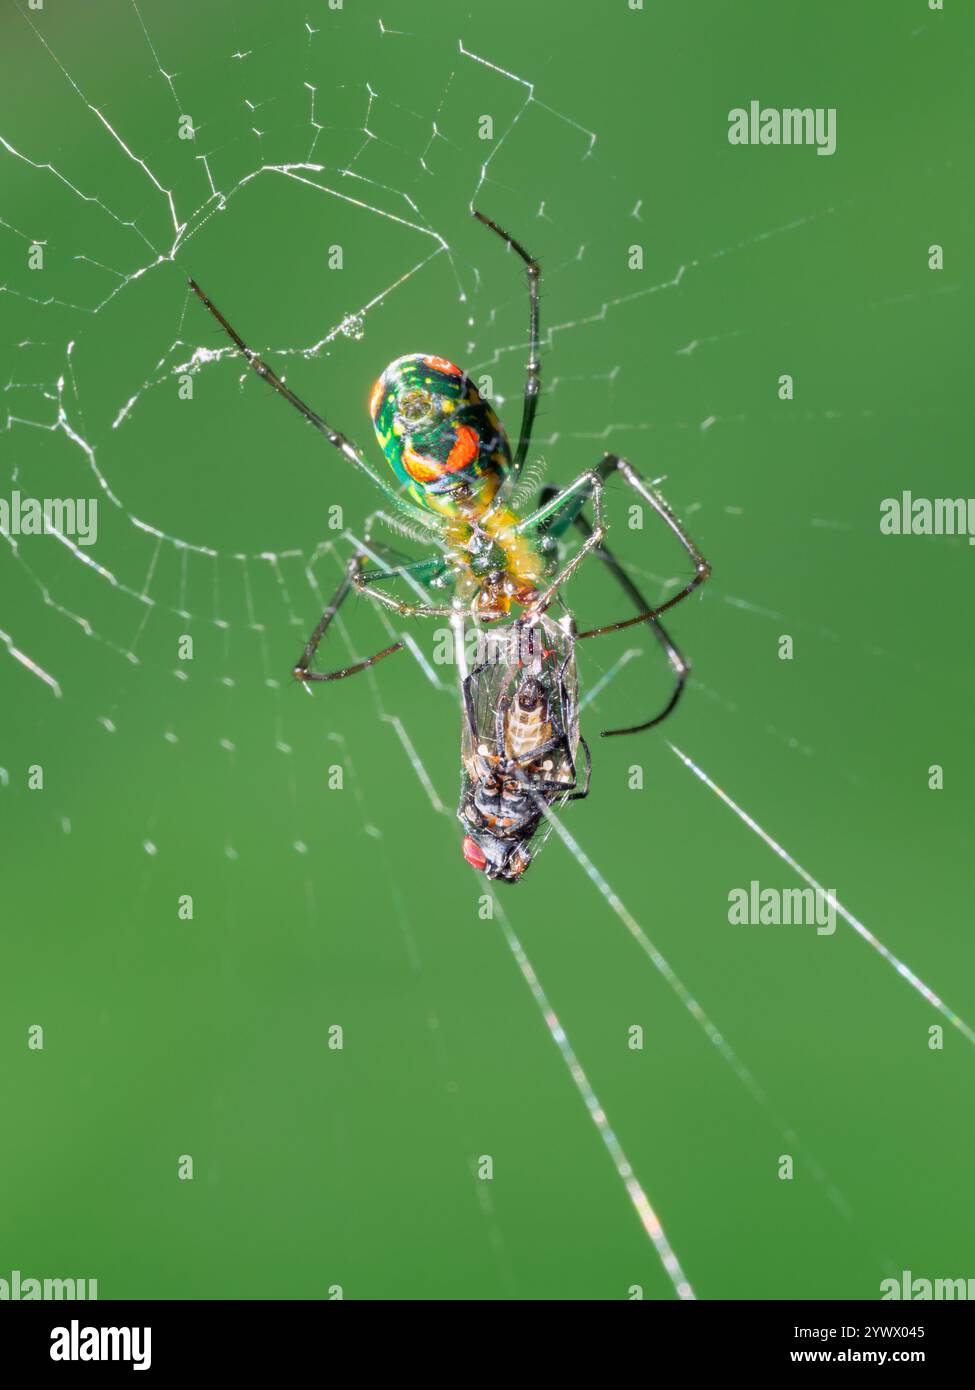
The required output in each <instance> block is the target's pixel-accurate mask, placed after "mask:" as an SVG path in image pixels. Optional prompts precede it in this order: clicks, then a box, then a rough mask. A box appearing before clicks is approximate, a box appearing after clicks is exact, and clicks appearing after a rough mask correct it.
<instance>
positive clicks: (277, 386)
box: [189, 280, 430, 527]
mask: <svg viewBox="0 0 975 1390" xmlns="http://www.w3.org/2000/svg"><path fill="white" fill-rule="evenodd" d="M189 287H190V289H191V290H192V291H193V293H194V294H195V295H196V296H197V298H198V299H199V300H200V302H201V303H202V304H203V306H204V308H205V309H207V310H208V311H209V312H210V313H211V314H212V315H213V317H214V318H215V319H216V320H217V322H218V323H219V324H220V327H221V328H222V329H223V330H224V332H225V333H226V334H227V336H228V338H229V339H230V340H231V342H232V343H233V344H234V346H235V347H237V348H238V349H239V350H240V352H241V353H242V354H243V355H244V357H245V358H246V359H247V362H248V364H249V365H250V366H251V367H252V368H253V369H254V371H255V372H256V373H257V375H258V376H259V377H261V378H262V379H263V380H264V381H266V382H267V383H268V385H269V386H272V387H273V388H274V390H275V391H277V393H278V395H279V396H283V397H284V399H285V400H286V401H287V402H288V404H289V405H291V406H294V408H295V410H297V411H298V413H299V415H302V416H304V418H305V419H306V420H307V421H308V423H309V424H310V425H314V427H315V429H316V430H318V432H319V433H320V434H323V435H324V436H325V438H326V439H327V440H328V442H329V444H331V445H332V446H333V448H335V449H338V451H339V453H340V454H341V455H342V456H343V457H344V458H345V459H347V460H348V462H349V463H351V464H353V465H354V466H355V467H356V468H359V469H361V470H362V472H363V473H365V474H366V475H367V477H368V478H369V479H370V480H371V481H372V482H373V483H374V484H375V486H376V487H378V488H379V489H380V491H381V492H384V493H385V494H386V496H387V497H388V498H389V499H390V501H391V502H392V503H394V505H395V506H396V507H397V508H398V510H399V511H401V512H404V513H406V514H407V515H408V516H409V517H410V518H411V519H412V520H414V521H418V522H420V523H421V524H422V525H424V526H426V527H429V524H430V523H429V518H428V517H427V516H426V515H425V513H423V512H422V511H421V510H420V508H419V507H413V506H411V505H410V503H409V502H407V501H406V500H405V498H403V497H402V496H401V495H400V494H399V493H398V492H397V491H396V489H395V488H394V487H392V486H391V485H390V484H389V483H388V482H386V480H385V479H384V478H381V477H380V476H379V474H378V473H376V472H374V471H373V469H372V468H370V466H369V464H368V463H366V461H365V459H364V458H363V457H362V454H361V452H360V451H359V450H358V449H357V448H356V446H355V445H354V444H353V443H352V442H351V441H350V440H349V439H347V438H346V437H345V435H344V434H341V433H340V432H339V431H338V430H333V429H332V427H331V425H330V424H328V422H327V421H325V420H323V419H322V417H321V416H320V415H318V414H316V413H315V411H314V410H312V408H311V406H308V405H306V404H305V402H304V401H303V400H302V399H301V397H300V396H296V395H295V393H294V392H293V391H292V390H291V388H290V387H289V386H286V385H285V384H284V382H283V381H282V380H281V378H280V377H279V376H278V374H277V373H276V372H275V371H273V370H272V369H271V368H270V367H269V366H268V365H267V363H266V362H265V361H263V360H262V359H261V358H260V357H259V356H258V355H257V353H256V352H255V351H254V350H253V348H250V347H248V345H247V344H246V343H245V342H244V340H243V338H242V337H241V336H240V334H239V333H238V332H237V330H236V328H234V327H233V326H232V324H231V323H230V322H229V321H228V320H227V319H226V318H224V316H223V314H222V313H221V312H220V310H219V309H218V308H217V306H216V305H215V304H214V303H213V301H212V300H211V299H209V298H208V297H207V296H206V295H205V294H204V293H203V291H202V290H201V289H200V287H199V285H198V284H197V283H196V281H195V280H190V281H189Z"/></svg>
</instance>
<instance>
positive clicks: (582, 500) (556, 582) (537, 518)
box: [515, 470, 606, 623]
mask: <svg viewBox="0 0 975 1390" xmlns="http://www.w3.org/2000/svg"><path fill="white" fill-rule="evenodd" d="M602 491H603V484H602V479H601V478H600V476H599V474H598V472H596V471H595V470H590V471H589V472H588V473H581V474H580V475H579V477H578V478H576V480H575V482H573V483H570V484H569V486H568V487H566V488H563V490H562V491H561V492H560V493H559V494H558V496H557V497H556V498H554V499H553V500H552V501H551V502H550V503H548V504H546V505H544V506H541V507H539V508H538V509H537V510H536V511H534V512H532V513H531V515H530V516H527V517H525V519H524V521H521V522H520V523H519V524H518V526H517V527H516V528H515V530H516V532H517V533H518V534H521V533H523V532H530V531H532V530H545V529H547V528H546V526H545V523H546V522H549V524H550V525H551V520H550V519H551V518H552V517H553V516H554V515H556V514H558V513H559V512H560V511H561V510H562V509H563V508H566V509H567V510H571V514H572V516H573V517H574V516H575V515H576V514H577V513H578V512H579V511H581V510H582V508H583V507H584V506H585V504H586V502H588V501H589V500H590V498H591V499H592V508H593V512H594V514H595V519H596V525H595V527H594V528H593V529H592V531H591V532H590V534H589V535H588V536H587V537H586V539H585V540H584V541H583V543H582V545H581V546H580V547H579V549H578V550H577V551H576V553H575V554H574V555H573V556H572V557H571V559H569V560H568V561H567V562H566V563H565V564H564V565H563V566H562V568H561V570H559V572H558V573H557V574H556V576H555V578H554V579H553V580H552V581H551V583H550V584H549V585H548V586H547V587H546V588H545V589H543V591H542V592H541V594H539V596H538V597H537V598H536V599H535V600H534V601H533V602H532V603H531V604H530V605H529V607H528V608H527V609H526V610H525V621H526V622H529V623H534V622H536V621H537V620H538V618H539V617H540V616H541V615H542V614H543V613H544V612H545V610H546V609H547V608H548V607H549V605H550V604H551V603H552V600H553V599H554V598H555V596H556V594H557V593H558V591H559V590H560V589H561V588H562V585H563V584H565V583H566V581H567V580H568V579H570V578H571V577H572V575H573V574H574V573H575V571H576V570H577V569H578V568H579V566H580V565H581V564H582V562H583V560H584V559H585V558H586V556H587V555H588V554H589V552H590V551H591V550H594V549H595V548H596V546H598V545H599V544H600V542H601V541H602V539H603V536H604V535H605V534H606V528H605V527H604V525H603V511H602Z"/></svg>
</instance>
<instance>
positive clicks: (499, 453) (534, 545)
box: [189, 209, 711, 737]
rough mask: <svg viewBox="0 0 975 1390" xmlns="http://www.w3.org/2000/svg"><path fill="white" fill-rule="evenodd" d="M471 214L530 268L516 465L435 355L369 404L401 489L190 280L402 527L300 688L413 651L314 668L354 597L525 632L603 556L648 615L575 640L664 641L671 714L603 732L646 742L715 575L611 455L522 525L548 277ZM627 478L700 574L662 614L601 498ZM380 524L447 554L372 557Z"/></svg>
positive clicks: (462, 378)
mask: <svg viewBox="0 0 975 1390" xmlns="http://www.w3.org/2000/svg"><path fill="white" fill-rule="evenodd" d="M472 213H473V216H474V217H476V218H477V220H478V221H479V222H480V223H481V224H482V225H483V226H485V227H486V228H488V229H489V230H490V231H491V232H493V233H494V234H495V235H496V236H498V237H499V238H500V239H501V240H502V241H503V242H504V243H505V244H506V246H507V248H508V250H509V251H510V252H513V253H514V254H515V255H516V256H518V257H519V258H520V259H521V261H522V262H523V263H524V265H525V268H526V271H527V278H528V310H529V313H528V340H529V353H528V363H527V369H526V378H525V388H524V404H523V407H522V416H521V428H520V432H519V436H518V443H517V445H516V447H515V450H514V453H513V454H512V451H511V448H510V445H509V443H508V439H507V436H506V434H505V431H504V427H503V426H502V425H501V423H500V421H499V420H498V417H497V415H496V414H495V412H494V409H493V408H492V406H491V403H490V401H488V400H486V399H485V398H484V397H483V396H482V395H481V393H480V392H479V390H478V389H477V387H476V386H475V385H474V383H473V382H472V381H471V380H470V378H469V377H468V376H467V375H466V373H464V372H463V371H462V370H461V369H460V367H458V366H455V365H454V363H453V362H450V361H448V360H447V359H446V358H443V357H437V356H432V355H428V354H423V353H413V354H410V355H409V356H405V357H399V358H397V359H396V361H395V362H392V363H390V365H389V366H388V367H387V368H386V369H385V371H384V372H383V373H382V375H381V376H380V377H379V379H378V380H377V381H376V383H375V385H374V386H373V389H372V393H371V396H370V399H369V412H370V415H371V417H372V421H373V425H374V427H375V431H376V436H377V438H378V440H379V444H380V447H381V448H382V451H383V453H384V455H385V457H386V459H387V461H388V463H389V464H390V465H391V468H392V471H393V474H394V476H395V479H396V483H397V485H394V483H393V482H392V481H389V480H387V478H385V477H382V476H380V475H379V474H378V473H376V472H375V471H374V470H373V468H372V467H371V466H370V464H369V463H368V462H367V461H366V459H365V458H364V457H363V455H362V453H361V452H360V450H359V449H358V448H357V447H356V446H355V445H354V444H353V443H352V442H351V441H350V440H349V439H348V438H347V437H346V436H345V435H344V434H342V433H340V432H339V431H338V430H336V429H333V427H332V426H331V425H330V424H328V423H327V422H326V421H325V420H324V419H323V418H322V417H321V416H320V415H318V414H316V413H315V411H313V410H312V409H311V408H310V406H308V405H306V404H305V402H304V401H302V400H301V399H300V398H299V397H298V396H296V395H295V393H294V392H293V391H292V390H291V388H290V387H289V386H287V385H286V384H285V382H284V381H283V380H282V379H281V377H279V376H278V375H277V374H276V373H275V372H274V371H273V370H272V369H271V368H270V367H269V366H268V365H267V363H266V362H264V361H263V360H262V359H261V358H260V357H259V356H258V355H257V353H255V352H254V351H253V350H252V349H251V348H250V347H248V345H247V343H246V342H245V341H244V340H243V338H242V337H241V336H240V334H239V333H238V332H237V330H236V329H235V328H233V327H232V326H231V324H230V323H229V322H228V320H227V319H226V318H225V317H224V315H223V314H222V313H221V312H220V310H219V309H217V307H216V305H215V304H214V303H213V302H212V300H210V299H208V298H207V296H206V295H205V294H204V293H203V291H202V290H201V289H200V287H199V285H198V284H197V283H196V281H195V280H190V281H189V285H190V288H191V289H192V290H193V292H194V293H195V294H196V295H197V296H198V297H199V299H200V300H201V301H202V303H203V305H204V306H205V307H206V309H207V310H209V312H210V313H211V314H212V315H213V316H214V318H215V319H216V320H217V321H218V323H219V324H220V325H221V327H222V328H223V329H224V331H225V332H226V333H227V335H228V336H229V337H230V339H231V341H232V342H233V343H234V344H235V346H236V347H237V348H238V349H239V350H240V352H241V353H242V354H243V356H244V357H245V358H246V360H247V362H248V363H249V365H250V366H251V367H252V368H253V369H254V371H255V372H256V373H257V375H258V376H260V377H262V378H263V379H264V380H265V381H266V382H268V384H269V385H270V386H272V387H273V388H274V390H275V391H277V392H278V394H279V395H281V396H283V397H284V399H285V400H286V401H287V402H288V403H289V404H290V405H292V406H293V407H294V409H295V410H297V411H298V412H299V414H301V415H302V416H303V417H304V418H305V420H306V421H307V422H308V423H309V424H311V425H313V426H314V427H315V429H317V430H319V431H320V432H321V433H322V434H323V435H324V436H325V438H326V439H327V440H328V442H329V443H330V444H331V445H332V446H333V448H335V449H337V450H338V452H339V453H340V454H341V455H342V457H343V458H344V459H345V460H346V461H347V462H348V463H350V464H351V465H352V466H353V467H355V468H358V469H360V470H361V471H362V472H364V473H365V474H366V475H367V476H368V477H369V478H370V479H371V481H372V482H373V484H374V485H375V486H376V487H377V488H378V489H379V490H380V492H382V493H383V494H384V496H385V497H386V499H387V500H388V502H389V503H390V504H391V506H392V508H393V509H394V511H395V513H396V515H395V516H394V517H390V516H387V515H386V514H385V513H383V512H381V511H377V512H375V513H374V514H373V517H370V519H369V522H368V523H367V526H366V532H365V538H364V543H363V544H362V545H361V546H360V547H359V549H358V551H357V553H356V555H355V556H354V557H353V558H352V559H351V560H350V561H349V563H348V566H347V568H346V571H345V575H344V577H343V579H342V582H341V584H340V585H339V588H338V590H337V592H336V594H335V596H334V598H333V599H332V601H331V603H330V604H329V605H328V607H327V608H326V609H325V611H324V613H323V614H322V616H321V618H320V620H319V622H318V625H317V626H316V628H315V630H314V631H313V632H312V634H311V636H310V637H309V639H308V641H307V642H306V644H305V647H304V651H303V652H302V655H301V657H300V659H299V661H298V662H297V664H296V665H295V666H294V668H293V670H292V675H293V676H294V677H295V679H296V680H298V681H301V682H314V681H334V680H342V679H344V678H346V677H348V676H354V675H356V674H358V673H359V672H361V671H364V670H366V669H367V668H368V667H370V666H374V665H375V664H376V663H377V662H378V661H382V660H383V659H384V658H385V657H388V656H391V655H392V654H393V653H394V652H397V651H400V650H402V648H403V646H404V643H403V642H402V641H399V642H394V643H393V644H392V645H391V646H389V647H386V648H384V649H383V650H382V651H379V652H376V653H375V654H374V655H373V656H370V657H368V658H367V659H366V660H364V661H359V662H356V663H355V664H354V665H352V666H346V667H344V668H342V669H341V670H335V671H313V670H312V669H311V666H312V662H313V660H314V658H315V654H316V652H317V650H318V647H319V644H320V643H321V641H322V639H323V638H324V636H325V634H326V632H327V630H328V627H329V625H330V623H331V621H332V619H333V618H334V616H335V614H336V612H337V611H338V609H339V607H340V605H341V604H342V602H343V601H344V600H345V598H346V597H347V595H348V594H349V593H350V592H351V591H352V590H353V589H355V590H357V591H358V592H359V593H362V594H365V595H367V596H368V597H369V598H370V599H373V600H374V601H376V602H378V603H380V604H382V605H383V606H385V607H386V608H389V609H393V610H394V611H395V612H396V613H398V614H400V615H401V616H403V617H411V618H412V617H456V616H457V614H458V613H462V614H466V615H468V616H470V617H471V618H472V619H473V620H474V621H475V622H481V623H491V622H496V621H498V620H500V619H503V618H505V617H507V616H508V614H509V613H510V611H511V607H512V604H517V605H518V606H519V607H520V608H521V609H522V610H523V613H522V619H521V621H522V622H523V623H525V624H526V625H527V626H528V627H534V626H537V625H538V624H540V623H541V622H542V621H543V619H544V617H545V615H546V613H547V611H548V609H549V608H550V607H551V605H552V603H553V602H554V601H555V600H556V598H559V599H560V602H561V597H560V591H561V589H562V587H563V586H564V585H565V583H566V581H567V580H568V579H569V578H570V577H571V576H572V575H573V574H574V573H575V571H576V570H577V569H578V567H579V565H580V564H581V563H582V562H583V560H584V559H585V558H586V556H587V555H588V554H590V553H591V552H595V553H596V554H598V555H599V556H600V558H601V559H602V560H603V561H604V562H605V563H607V564H608V565H609V567H610V569H611V570H612V572H613V573H614V574H615V575H616V577H617V579H618V580H619V581H620V583H621V584H622V585H623V588H624V589H625V591H626V592H627V593H628V594H629V596H630V598H631V599H633V601H634V602H635V603H636V605H637V608H638V612H637V614H636V616H635V617H631V618H626V619H623V620H622V621H620V622H614V623H608V624H606V625H604V626H602V627H595V628H591V629H590V630H589V631H587V632H582V633H579V634H577V635H576V637H575V640H577V641H581V640H583V639H585V638H590V637H597V636H600V635H601V634H603V633H609V632H617V631H620V630H621V629H623V628H627V627H630V626H632V625H633V624H636V623H647V624H648V625H649V626H650V627H651V628H652V629H653V631H654V635H655V636H656V637H657V639H658V640H659V641H660V642H661V643H662V645H663V647H664V650H665V652H666V654H667V657H668V660H669V662H670V665H671V668H672V670H673V672H674V674H675V676H676V685H675V689H674V692H673V694H672V696H671V699H670V702H669V704H668V705H667V706H666V708H665V709H664V711H663V712H662V713H661V714H658V715H656V716H655V717H654V718H652V719H650V720H647V721H645V722H644V723H641V724H634V725H632V726H630V727H627V728H621V729H605V730H603V731H602V733H603V737H611V736H613V735H618V734H629V733H638V732H640V731H642V730H644V729H649V728H651V727H653V725H654V724H658V723H659V722H660V720H661V719H663V718H665V717H666V716H667V715H668V714H669V713H670V712H671V710H672V709H673V708H674V706H675V705H676V703H677V700H678V699H679V697H680V695H681V692H682V690H683V688H684V684H685V682H686V679H687V674H688V671H689V667H688V665H687V663H686V662H685V661H684V659H683V657H682V656H681V655H680V653H679V652H678V650H677V648H676V647H675V646H674V644H673V642H672V641H671V640H670V638H669V637H668V636H667V634H666V632H665V631H664V629H663V627H662V626H661V624H660V622H659V616H660V614H661V613H664V612H665V611H666V610H667V609H669V608H673V607H674V605H675V604H677V603H680V602H681V600H682V599H685V598H687V597H688V595H689V594H691V593H693V591H694V590H695V589H696V588H697V587H698V586H699V585H700V584H702V583H703V582H704V580H705V579H707V577H708V575H709V574H710V573H711V568H710V565H709V564H708V562H707V561H706V560H705V559H704V557H703V556H702V555H701V553H700V552H699V550H698V549H697V547H696V546H695V544H694V542H693V541H692V540H691V539H690V537H689V536H688V534H687V532H686V531H685V530H684V528H683V526H682V525H681V523H680V522H679V521H678V519H677V518H676V516H675V515H674V513H673V512H672V511H671V509H670V507H669V506H668V504H667V502H666V501H665V500H664V498H663V497H662V496H661V495H660V493H659V492H657V491H656V489H655V488H653V487H651V486H650V485H649V484H648V483H647V482H646V481H645V480H644V479H643V478H642V477H641V475H640V474H639V473H638V471H637V470H636V468H634V467H633V465H632V464H631V463H630V462H629V461H628V460H627V459H624V458H621V457H620V456H618V455H616V454H609V453H608V454H605V455H604V457H603V458H602V460H601V461H600V462H599V463H598V464H597V465H596V466H595V467H594V468H590V469H587V470H586V471H585V472H584V473H581V474H580V475H579V477H578V478H576V479H575V481H574V482H572V483H570V484H569V485H568V486H567V487H564V488H561V489H559V488H555V487H553V486H551V485H549V486H547V487H546V488H543V489H542V492H541V494H540V496H539V499H538V504H537V505H536V506H535V508H534V509H533V510H532V511H530V512H529V514H528V515H527V516H519V514H518V512H517V510H516V508H515V505H514V501H513V493H514V490H515V487H516V485H517V483H518V480H519V478H520V476H521V473H522V469H523V468H524V465H525V460H526V458H527V456H528V452H529V449H530V447H531V438H532V426H533V424H534V420H535V413H536V409H537V406H538V395H539V391H540V389H541V366H540V362H539V282H540V278H541V270H540V267H539V263H538V261H537V260H536V259H535V258H534V256H531V255H530V254H529V253H528V252H527V251H526V250H525V248H524V247H523V246H522V245H521V244H520V243H519V242H518V241H516V240H515V238H514V237H512V236H510V235H509V234H508V233H507V232H506V231H504V230H503V228H501V227H500V226H499V225H498V224H497V223H496V222H494V221H492V219H491V218H490V217H487V216H485V214H484V213H481V212H478V211H477V210H476V209H472ZM615 474H619V476H620V477H622V479H623V481H624V482H625V483H626V484H627V485H628V486H629V487H631V488H632V489H633V491H634V492H636V493H637V494H638V495H639V496H640V497H641V498H642V499H643V501H644V502H646V503H647V504H648V506H649V507H650V508H651V509H652V510H653V511H654V512H655V513H656V514H657V515H658V516H659V517H660V518H661V519H662V520H663V521H664V522H665V523H666V525H667V526H668V527H669V529H670V530H671V531H672V532H673V534H674V535H675V536H676V537H677V538H678V540H679V541H680V543H681V545H682V546H683V547H684V549H685V550H686V552H687V554H688V555H689V556H690V557H691V560H692V561H693V564H694V574H693V576H692V577H691V579H690V580H689V581H688V582H687V583H686V584H685V585H684V586H683V588H681V589H680V591H679V592H678V593H676V594H674V595H672V596H671V597H670V598H669V599H667V600H666V602H664V603H662V604H659V605H658V606H656V607H652V606H651V605H650V604H648V603H647V602H646V601H645V600H644V598H643V596H642V595H641V594H640V593H639V591H638V590H637V589H636V587H635V586H634V585H633V584H632V582H631V581H630V580H629V578H628V576H626V574H625V573H624V571H623V569H622V566H621V565H620V564H619V562H618V561H617V560H616V559H615V557H613V556H612V555H611V553H610V552H609V551H608V550H607V549H606V546H605V542H604V536H605V525H604V522H603V511H602V490H603V484H604V483H605V481H606V480H607V479H608V478H609V477H611V476H613V475H615ZM589 502H591V504H592V509H593V518H594V524H593V525H591V526H590V524H589V523H588V522H587V521H586V519H585V518H584V517H583V515H582V511H583V508H584V507H585V505H586V504H587V503H589ZM375 518H379V519H380V520H382V521H385V522H386V523H387V524H388V525H389V526H390V527H391V529H394V530H395V529H400V530H403V529H406V530H407V531H408V533H410V534H422V535H424V536H429V538H430V539H431V541H433V542H436V543H437V545H438V550H437V552H436V553H435V554H433V555H430V556H427V557H425V558H423V559H419V560H413V559H409V558H408V557H404V556H401V555H399V554H397V552H395V551H393V550H392V549H391V548H390V547H388V546H380V545H375V546H373V545H372V544H371V541H370V531H371V524H372V521H373V520H374V519H375ZM573 524H575V525H576V526H577V527H578V528H579V530H580V531H581V532H582V534H583V540H582V542H581V544H580V546H579V547H578V549H577V550H576V551H575V553H574V554H572V555H571V556H570V557H569V558H568V559H563V558H562V555H561V550H562V546H561V542H562V539H563V538H564V536H565V534H566V532H567V531H568V530H569V528H570V526H572V525H573ZM367 561H373V562H376V563H378V565H379V568H376V569H367V568H366V564H367ZM383 580H385V581H394V580H406V581H408V582H409V584H410V585H411V586H412V588H413V589H414V590H417V591H418V592H419V594H420V595H421V596H422V597H423V598H425V599H428V600H429V601H428V602H421V603H407V602H405V601H403V600H401V599H399V598H397V597H396V596H395V595H394V594H392V593H390V592H388V590H386V589H385V588H381V587H378V583H379V581H383ZM447 590H452V596H451V598H450V602H449V603H445V602H442V601H441V602H439V603H438V602H436V601H435V600H436V599H437V598H438V597H440V596H441V595H443V594H444V591H447Z"/></svg>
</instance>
